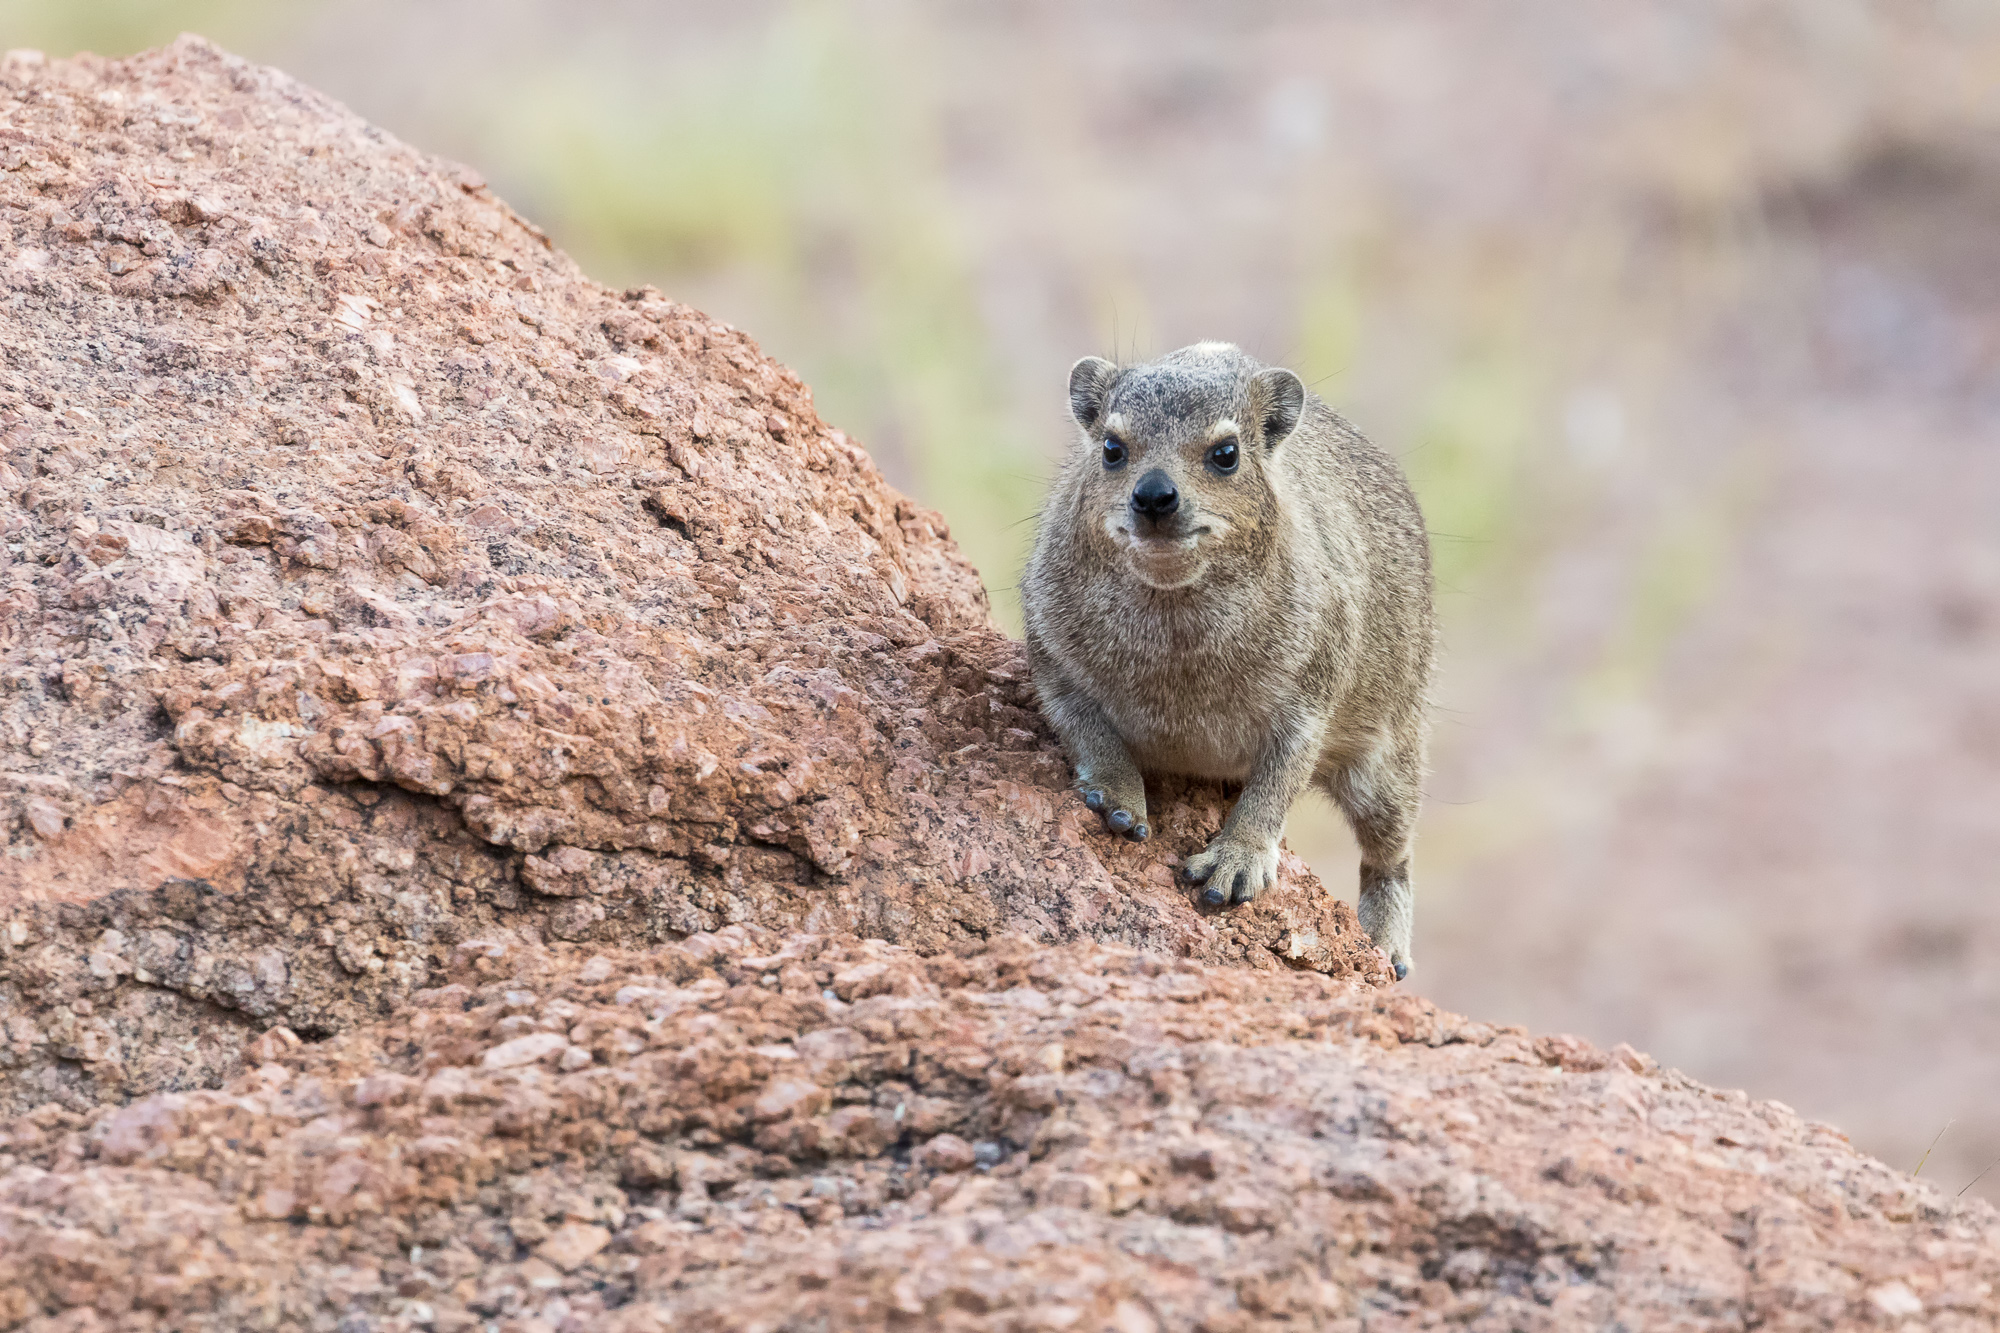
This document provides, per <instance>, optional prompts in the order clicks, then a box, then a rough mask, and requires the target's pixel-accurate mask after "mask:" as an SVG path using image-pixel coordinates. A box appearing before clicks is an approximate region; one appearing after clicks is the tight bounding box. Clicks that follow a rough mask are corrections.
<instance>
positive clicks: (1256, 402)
mask: <svg viewBox="0 0 2000 1333" xmlns="http://www.w3.org/2000/svg"><path fill="white" fill-rule="evenodd" d="M1250 406H1251V409H1252V410H1253V411H1254V412H1255V413H1256V414H1257V427H1258V430H1259V431H1260V432H1261V434H1262V435H1263V438H1264V447H1265V448H1266V449H1275V448H1277V447H1278V446H1279V445H1280V444H1282V443H1283V442H1284V440H1285V437H1286V436H1288V435H1290V434H1291V433H1292V432H1293V431H1294V430H1296V429H1298V425H1299V416H1300V415H1301V414H1302V413H1303V412H1304V411H1305V410H1306V386H1305V385H1303V384H1301V383H1300V382H1299V377H1298V376H1297V375H1294V374H1293V373H1292V372H1291V371H1289V370H1280V369H1277V368H1275V367H1274V368H1272V369H1270V370H1260V371H1258V372H1257V375H1256V378H1254V379H1252V380H1251V381H1250Z"/></svg>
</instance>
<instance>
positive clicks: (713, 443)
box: [0, 41, 1381, 1108]
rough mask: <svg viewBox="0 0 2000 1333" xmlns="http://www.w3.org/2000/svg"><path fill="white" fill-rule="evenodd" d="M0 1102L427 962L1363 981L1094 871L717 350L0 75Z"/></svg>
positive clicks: (670, 311)
mask: <svg viewBox="0 0 2000 1333" xmlns="http://www.w3.org/2000/svg"><path fill="white" fill-rule="evenodd" d="M0 166H3V167H4V168H5V170H4V171H0V227H4V229H5V235H6V236H7V238H8V246H7V250H6V254H5V258H4V264H0V284H4V287H0V292H3V293H4V294H0V308H4V311H5V314H4V320H5V328H6V333H7V336H6V338H5V339H4V340H0V347H4V351H0V355H4V359H5V360H4V370H0V459H4V462H0V491H3V492H4V493H5V496H6V501H7V503H6V505H5V509H4V513H0V524H4V528H5V533H4V535H5V540H6V551H7V560H6V565H5V574H4V578H5V588H4V592H0V747H4V750H5V754H4V756H0V828H4V830H5V831H4V834H0V836H4V837H5V839H6V841H7V844H8V845H7V849H6V850H7V856H6V858H5V860H4V861H0V866H3V867H4V869H0V1075H4V1077H0V1107H5V1106H8V1105H11V1106H13V1107H16V1108H25V1107H28V1106H33V1105H36V1104H39V1103H41V1102H44V1101H47V1100H50V1099H56V1100H61V1101H64V1102H65V1103H66V1104H69V1105H72V1106H77V1107H81V1106H84V1105H88V1104H90V1103H91V1102H93V1101H94V1100H96V1099H98V1098H100V1097H104V1096H113V1095H115V1096H130V1095H133V1094H135V1093H138V1092H141V1091H146V1090H150V1089H155V1088H164V1087H182V1086H192V1085H200V1084H203V1083H212V1082H214V1081H215V1080H216V1079H218V1078H221V1077H225V1076H227V1075H228V1074H229V1073H230V1072H232V1071H233V1069H234V1062H235V1054H234V1048H235V1046H237V1045H238V1044H240V1042H239V1041H236V1040H230V1041H216V1040H212V1039H211V1038H212V1037H213V1035H214V1034H215V1032H216V1030H217V1029H218V1027H219V1026H229V1025H234V1026H237V1027H240V1028H242V1029H244V1030H245V1031H246V1032H255V1031H261V1030H262V1029H263V1028H265V1027H268V1026H271V1025H273V1024H280V1023H282V1024H284V1025H287V1026H289V1027H290V1028H292V1029H293V1030H295V1031H297V1032H300V1033H306V1034H314V1033H326V1032H332V1031H336V1030H339V1029H341V1028H343V1027H345V1026H347V1025H348V1024H350V1023H353V1022H355V1021H358V1020H359V1019H362V1018H364V1017H376V1016H380V1015H381V1014H382V1013H384V1012H386V1008H387V1006H388V1005H389V1004H390V1003H391V1002H392V1001H393V999H394V997H395V996H397V995H399V994H401V993H404V992H406V991H408V990H409V989H410V988H412V987H415V986H420V985H423V984H425V983H426V982H427V981H429V980H430V979H431V978H432V977H433V974H434V973H435V971H436V969H437V967H438V966H439V965H440V963H441V962H442V960H443V958H444V957H445V955H446V954H447V953H448V952H449V950H450V949H451V947H452V945H453V944H454V943H456V942H457V941H459V940H461V939H464V938H466V937H467V936H468V934H476V935H482V936H484V935H492V934H494V933H495V932H499V933H503V934H506V935H508V936H511V937H513V938H517V939H523V940H547V939H560V940H570V941H600V942H605V943H624V944H643V943H647V942H654V941H662V940H670V939H675V938H679V937H681V936H684V935H686V934H688V933H690V932H693V931H699V930H713V929H715V928H718V927H721V926H723V925H726V924H729V923H732V922H756V923H758V924H762V925H766V926H776V927H793V928H806V929H811V930H815V931H850V932H853V933H856V934H863V935H868V936H873V937H880V938H886V939H891V940H896V941H900V942H905V943H908V944H910V945H912V946H914V947H916V948H919V949H921V950H925V951H936V950H941V949H948V948H954V947H961V948H962V947H970V946H974V945H976V944H978V943H979V942H980V941H982V940H984V939H986V938H988V937H990V936H991V935H992V934H994V933H995V932H996V931H1000V930H1019V931H1025V932H1027V933H1029V934H1031V935H1033V936H1035V937H1037V938H1040V939H1044V940H1049V941H1063V940H1076V939H1083V938H1094V939H1102V940H1117V941H1122V942H1124V943H1128V944H1132V945H1136V946H1143V947H1148V948H1155V949H1163V950H1168V951H1171V952H1174V953H1179V954H1184V955H1187V956H1190V957H1195V958H1201V959H1208V960H1214V961H1219V962H1231V963H1241V964H1248V965H1251V966H1256V967H1262V968H1266V969H1272V968H1281V967H1285V966H1296V967H1308V968H1315V969H1319V970H1323V971H1329V972H1334V973H1350V972H1357V971H1358V972H1360V973H1365V974H1367V975H1370V976H1377V977H1379V976H1380V970H1379V969H1380V967H1381V963H1380V960H1379V957H1378V955H1376V953H1375V952H1374V951H1373V950H1372V949H1371V948H1369V947H1368V944H1367V941H1366V938H1365V937H1364V936H1362V935H1360V934H1359V933H1358V930H1357V927H1356V925H1355V922H1354V918H1353V915H1352V913H1351V911H1350V910H1349V909H1348V908H1347V907H1345V906H1344V905H1342V904H1338V903H1336V902H1335V901H1333V900H1332V899H1331V898H1330V897H1329V896H1328V895H1327V894H1326V893H1325V892H1324V890H1323V889H1322V887H1321V886H1320V885H1319V884H1318V883H1317V882H1315V881H1314V880H1313V879H1312V878H1311V876H1310V874H1309V873H1308V872H1306V871H1305V869H1304V867H1303V866H1302V865H1301V864H1300V863H1298V862H1297V861H1296V860H1293V861H1291V862H1290V863H1289V864H1288V867H1287V868H1288V870H1289V871H1290V884H1289V887H1287V888H1286V889H1285V890H1284V891H1283V892H1280V893H1277V894H1274V895H1272V896H1270V897H1268V898H1266V899H1265V900H1263V901H1261V902H1259V903H1258V904H1256V905H1255V906H1254V907H1253V908H1251V909H1250V910H1248V911H1238V912H1234V913H1231V914H1228V915H1226V916H1221V917H1214V916H1204V915H1202V914H1200V913H1199V912H1197V911H1196V910H1195V909H1194V908H1193V906H1192V905H1191V902H1190V899H1189V896H1188V895H1187V894H1186V893H1185V892H1183V891H1182V889H1181V888H1180V887H1178V886H1177V885H1176V883H1175V879H1174V867H1175V865H1176V864H1177V862H1178V860H1179V858H1180V856H1182V855H1185V854H1187V853H1188V852H1190V851H1192V850H1197V849H1198V848H1199V847H1200V846H1201V844H1202V843H1203V841H1204V840H1205V839H1206V838H1207V837H1208V836H1209V835H1211V834H1212V833H1213V832H1214V830H1215V828H1216V827H1217V826H1218V823H1219V819H1220V815H1221V812H1222V809H1223V803H1222V799H1221V794H1220V793H1219V792H1218V791H1216V790H1214V789H1200V790H1195V791H1189V792H1184V793H1163V794H1162V801H1163V804H1164V808H1163V810H1162V818H1161V819H1160V820H1159V821H1157V822H1158V826H1159V827H1160V829H1161V830H1162V832H1163V834H1165V836H1164V837H1163V838H1161V839H1159V840H1158V841H1156V842H1154V843H1152V844H1149V845H1147V846H1143V847H1133V846H1131V845H1128V844H1123V843H1119V842H1115V841H1113V840H1111V839H1109V838H1108V837H1106V836H1104V835H1103V834H1101V833H1100V832H1098V830H1097V827H1096V824H1095V821H1094V820H1093V819H1091V818H1090V817H1089V816H1088V815H1087V814H1086V813H1085V812H1084V811H1083V810H1082V809H1081V808H1080V806H1079V805H1078V804H1077V802H1076V801H1075V800H1074V798H1073V797H1071V796H1069V795H1068V794H1067V793H1066V791H1065V784H1066V780H1067V768H1066V766H1065V764H1064V762H1063V759H1062V756H1061V753H1060V751H1059V750H1058V748H1057V747H1056V746H1055V744H1054V742H1053V739H1052V737H1051V735H1050V734H1049V732H1048V731H1047V729H1046V728H1045V727H1044V726H1043V724H1042V722H1041V720H1040V718H1039V715H1038V714H1037V713H1036V712H1035V710H1034V708H1033V703H1032V698H1031V695H1030V692H1029V688H1028V685H1027V682H1026V681H1025V679H1024V666H1023V658H1022V654H1021V653H1020V651H1019V649H1018V646H1017V645H1015V644H1013V643H1010V642H1008V641H1007V640H1006V639H1005V638H1004V637H1003V636H1002V635H1000V634H999V633H998V632H996V631H995V629H994V628H993V627H992V625H991V623H990V622H989V620H988V618H987V616H986V612H985V605H986V602H985V593H984V591H983V589H982V588H981V586H980V584H979V581H978V577H977V575H976V574H975V573H974V572H973V571H972V570H971V569H970V568H969V567H968V566H967V565H966V564H965V563H964V561H963V560H962V559H960V558H959V557H958V555H957V554H956V552H955V549H954V548H953V546H952V545H951V542H950V539H949V537H948V535H947V534H946V532H945V531H944V527H943V524H942V522H941V521H940V520H939V519H938V517H937V516H936V515H935V514H931V513H928V512H926V511H924V510H922V509H919V508H917V507H916V506H914V505H912V504H911V503H910V502H909V501H908V500H905V499H903V498H901V497H899V496H898V495H896V494H895V493H893V492H892V491H891V490H889V489H888V488H887V486H885V485H884V483H883V482H882V480H881V478H880V476H879V475H878V473H877V472H876V470H875V468H874V466H873V465H872V464H871V463H870V461H869V459H868V457H867V455H866V454H865V453H863V452H862V450H861V449H859V448H858V447H857V446H855V445H854V444H852V443H851V442H849V441H848V440H847V439H846V438H845V437H844V436H842V435H841V434H840V433H839V432H837V431H833V430H830V429H829V428H828V427H827V426H826V425H825V424H824V423H822V422H821V421H820V420H819V418H818V417H817V416H816V415H815V414H814V412H813V407H812V402H811V397H810V395H809V394H808V392H807V390H806V389H805V387H804V386H803V385H802V384H801V383H800V382H799V381H798V379H797V378H796V377H795V376H794V375H792V374H791V373H790V372H789V371H786V370H785V369H783V368H782V367H780V366H777V365H775V364H773V363H771V362H770V361H768V360H766V359H765V358H764V357H763V356H762V355H761V354H760V353H759V352H758V351H757V348H756V346H755V345H754V344H753V343H752V342H751V341H750V340H749V339H748V338H747V337H745V336H743V335H742V334H740V333H738V332H736V331H734V330H732V329H728V328H724V327H721V326H719V325H716V324H713V323H711V322H710V321H709V320H707V319H706V318H705V317H703V316H702V315H701V314H699V313H698V312H696V311H694V310H691V309H688V308H687V307H685V306H681V305H677V304H675V303H673V302H671V301H668V300H665V299H663V298H662V297H661V296H660V295H659V294H658V293H657V292H653V291H651V290H637V291H629V292H626V293H624V294H623V295H622V296H621V295H620V294H618V293H615V292H611V291H608V290H605V289H603V288H601V287H598V286H596V285H594V284H592V283H590V282H589V281H588V280H586V279H585V278H584V277H583V276H582V275H581V274H580V273H578V272H577V270H576V268H575V267H574V265H572V264H571V263H570V262H569V261H568V260H567V259H566V258H564V257H563V256H562V255H560V254H558V253H556V252H554V251H553V250H552V249H551V248H550V246H549V244H548V241H547V238H546V237H544V236H542V235H541V234H540V233H538V232H536V231H535V230H534V228H532V227H531V226H529V225H528V224H526V223H525V222H523V221H522V220H521V219H520V218H518V217H516V216H515V215H514V214H513V213H512V212H510V211H509V210H508V209H507V208H506V207H505V206H504V205H503V204H501V203H499V202H498V201H496V200H494V199H493V198H492V197H491V195H490V194H489V193H488V192H487V191H486V189H485V188H484V186H483V185H482V184H481V183H480V182H479V181H478V180H476V179H474V178H473V177H471V176H469V175H468V174H467V173H466V172H464V171H463V170H462V169H458V168H454V167H451V166H449V165H447V164H444V163H440V162H437V161H434V160H432V159H429V158H426V157H424V156H422V155H421V154H419V153H416V152H414V151H413V150H411V149H409V148H407V147H404V146H403V145H401V144H398V143H396V142H395V141H394V140H392V139H390V138H389V137H387V136H386V135H384V134H382V133H381V132H380V131H379V130H376V129H374V128H372V127H370V126H368V125H367V124H365V123H364V122H362V121H361V120H359V119H358V118H356V117H355V116H353V115H352V114H351V113H349V112H347V111H345V110H344V109H342V108H341V107H339V106H337V105H334V104H333V103H331V102H330V101H328V100H327V99H326V98H324V97H322V96H320V95H318V94H316V93H314V92H312V91H311V90H309V89H306V88H304V87H301V86H300V85H298V84H297V83H295V82H294V81H292V80H290V79H288V78H286V77H285V76H284V75H282V74H279V73H277V72H275V71H271V70H267V69H261V68H257V67H255V66H251V65H249V64H246V63H244V62H241V61H238V60H235V59H232V58H230V57H228V56H225V55H224V54H222V53H221V52H218V51H216V50H215V49H214V48H212V47H209V46H206V45H204V44H202V43H200V42H196V41H183V42H182V43H179V44H177V45H176V46H174V47H173V48H171V49H169V50H166V51H164V52H160V53H156V54H152V55H148V56H143V57H139V58H137V59H134V60H130V61H123V62H106V61H100V60H97V59H94V58H89V57H84V58H79V59H77V60H74V61H65V62H45V61H41V60H39V59H37V58H34V57H32V56H25V55H16V56H14V57H11V58H10V60H9V62H8V64H7V66H6V68H5V71H4V81H3V82H0Z"/></svg>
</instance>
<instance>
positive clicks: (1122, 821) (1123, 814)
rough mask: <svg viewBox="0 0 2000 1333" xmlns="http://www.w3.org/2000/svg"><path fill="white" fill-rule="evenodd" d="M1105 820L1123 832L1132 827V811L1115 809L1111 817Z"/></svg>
mask: <svg viewBox="0 0 2000 1333" xmlns="http://www.w3.org/2000/svg"><path fill="white" fill-rule="evenodd" d="M1105 822H1107V823H1109V824H1110V825H1111V827H1112V828H1114V829H1116V830H1117V831H1118V832H1120V833H1123V832H1124V831H1125V830H1126V829H1128V828H1131V827H1132V812H1131V811H1130V810H1113V811H1112V812H1111V818H1110V819H1109V820H1107V821H1105Z"/></svg>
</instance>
